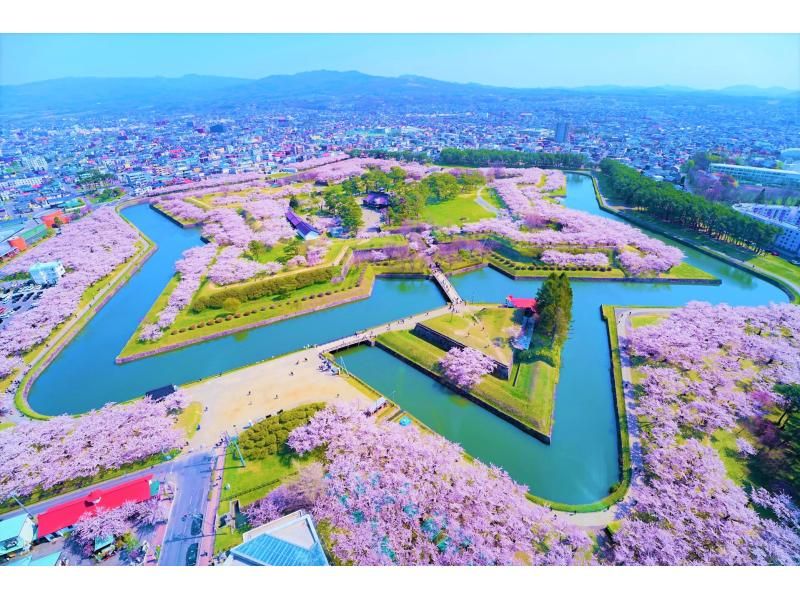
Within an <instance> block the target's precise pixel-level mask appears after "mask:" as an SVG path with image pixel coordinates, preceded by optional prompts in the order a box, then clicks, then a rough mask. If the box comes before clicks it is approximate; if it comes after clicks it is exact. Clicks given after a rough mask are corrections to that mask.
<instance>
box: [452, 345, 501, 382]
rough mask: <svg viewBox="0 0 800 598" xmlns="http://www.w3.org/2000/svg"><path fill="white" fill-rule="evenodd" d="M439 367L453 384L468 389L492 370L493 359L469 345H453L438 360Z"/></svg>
mask: <svg viewBox="0 0 800 598" xmlns="http://www.w3.org/2000/svg"><path fill="white" fill-rule="evenodd" d="M439 367H441V369H442V374H443V375H444V377H445V378H447V379H448V380H450V381H451V382H452V383H453V384H455V385H456V386H460V387H462V388H467V389H469V388H472V387H473V386H475V385H476V384H477V383H478V382H480V380H481V378H483V377H484V376H485V375H486V374H488V373H490V372H491V371H492V370H494V361H492V359H491V358H490V357H487V356H486V355H484V354H483V353H481V352H480V351H478V350H476V349H473V348H471V347H464V348H459V347H453V348H452V349H450V350H449V351H448V352H447V355H445V356H444V357H442V359H441V360H440V361H439Z"/></svg>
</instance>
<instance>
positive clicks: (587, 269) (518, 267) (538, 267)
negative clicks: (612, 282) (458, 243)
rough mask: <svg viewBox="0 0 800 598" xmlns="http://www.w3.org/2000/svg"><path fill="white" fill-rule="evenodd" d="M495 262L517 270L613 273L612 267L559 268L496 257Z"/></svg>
mask: <svg viewBox="0 0 800 598" xmlns="http://www.w3.org/2000/svg"><path fill="white" fill-rule="evenodd" d="M494 261H495V262H497V263H498V264H501V265H504V266H510V267H511V268H514V269H515V270H552V271H554V272H563V271H570V272H611V270H612V268H611V266H557V265H555V264H545V263H541V264H525V263H521V262H515V261H514V260H509V259H507V258H504V257H499V256H495V257H494Z"/></svg>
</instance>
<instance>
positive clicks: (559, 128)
mask: <svg viewBox="0 0 800 598" xmlns="http://www.w3.org/2000/svg"><path fill="white" fill-rule="evenodd" d="M568 141H569V123H568V122H560V123H558V124H557V125H556V143H566V142H568Z"/></svg>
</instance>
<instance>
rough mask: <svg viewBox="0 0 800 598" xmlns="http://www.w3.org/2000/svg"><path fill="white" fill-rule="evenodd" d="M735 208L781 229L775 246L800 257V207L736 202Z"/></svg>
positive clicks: (779, 249) (774, 243)
mask: <svg viewBox="0 0 800 598" xmlns="http://www.w3.org/2000/svg"><path fill="white" fill-rule="evenodd" d="M733 207H734V209H735V210H737V211H738V212H741V213H742V214H747V215H748V216H751V217H752V218H756V219H758V220H761V221H762V222H766V223H768V224H772V225H773V226H777V227H778V228H779V229H780V232H779V233H778V236H777V237H775V241H774V242H773V247H774V248H775V249H777V250H778V251H781V252H783V253H786V254H788V255H790V256H792V257H800V208H798V207H788V206H770V205H762V204H752V203H749V204H736V205H734V206H733Z"/></svg>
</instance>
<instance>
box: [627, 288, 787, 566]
mask: <svg viewBox="0 0 800 598" xmlns="http://www.w3.org/2000/svg"><path fill="white" fill-rule="evenodd" d="M625 349H626V351H628V352H630V353H631V354H633V355H634V356H638V357H640V358H645V359H646V360H647V361H648V362H649V365H646V366H643V367H640V368H639V372H640V373H641V375H642V376H643V379H642V382H641V392H640V393H639V395H638V397H637V401H636V403H635V405H634V412H635V415H636V417H637V419H638V420H639V421H640V423H641V426H640V437H641V441H642V448H643V469H644V471H643V475H642V478H643V479H642V480H641V483H637V484H635V485H634V486H633V488H632V490H631V492H630V493H629V496H628V498H627V499H626V501H625V504H624V505H623V507H622V509H621V511H622V512H623V513H624V517H623V518H622V519H621V520H620V529H619V531H618V532H616V533H615V534H614V542H613V548H612V559H613V561H614V562H616V563H621V564H645V565H684V564H702V565H768V564H783V565H787V564H799V563H800V527H798V517H797V513H798V511H797V508H796V507H795V506H794V505H793V504H792V503H791V501H790V500H789V498H788V497H786V496H785V495H772V494H770V493H769V492H767V491H766V490H764V489H761V488H753V489H752V491H751V493H750V496H749V497H748V495H747V493H745V491H744V490H743V489H742V488H740V487H739V486H737V485H736V484H735V483H734V482H733V481H732V480H731V479H730V478H729V477H728V476H727V473H726V470H725V466H724V464H723V463H722V460H721V458H720V455H719V454H718V453H717V451H716V450H715V449H714V448H713V447H712V446H711V444H710V440H711V437H712V436H713V435H714V434H715V433H716V432H718V431H720V430H727V431H734V430H736V428H737V426H738V424H739V422H740V421H741V420H743V419H748V418H749V419H754V420H756V421H759V420H760V419H761V418H763V415H764V414H765V413H767V412H768V411H769V410H771V409H772V410H774V409H775V408H778V407H779V406H780V403H781V400H782V397H780V396H779V395H778V394H777V393H775V392H774V391H773V388H774V386H775V384H780V383H796V381H797V380H798V378H799V377H800V307H798V306H795V305H790V304H781V305H770V306H768V307H737V308H733V307H730V306H728V305H724V304H723V305H719V306H711V305H709V304H707V303H700V302H692V303H689V304H688V305H687V306H686V307H684V308H682V309H678V310H674V311H672V312H671V314H670V315H669V317H667V318H666V319H664V320H663V321H661V322H660V323H659V324H657V325H653V326H646V327H642V328H639V329H635V330H634V331H633V332H632V334H630V335H629V342H628V344H627V345H626V347H625ZM736 447H737V450H738V451H739V452H740V454H741V455H742V458H748V457H750V456H752V455H754V454H755V453H756V449H755V447H753V445H752V444H751V443H750V442H749V441H747V440H746V439H744V438H738V439H737V441H736ZM751 501H752V503H754V504H756V505H758V506H759V507H762V508H767V509H770V510H772V511H773V514H774V517H764V516H762V515H761V514H759V513H758V512H757V511H756V510H754V509H753V508H752V505H751Z"/></svg>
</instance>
